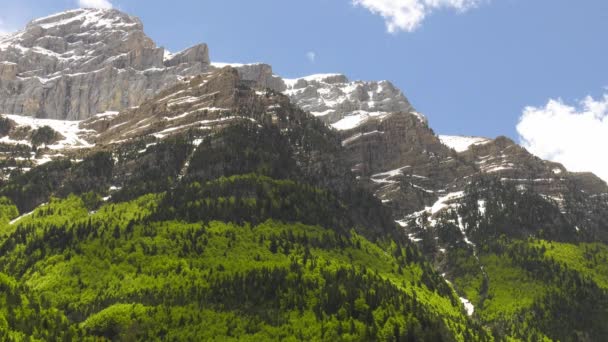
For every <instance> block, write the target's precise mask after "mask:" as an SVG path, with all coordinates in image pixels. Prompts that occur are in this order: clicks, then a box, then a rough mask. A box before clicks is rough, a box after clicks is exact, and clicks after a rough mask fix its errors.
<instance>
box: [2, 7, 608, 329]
mask: <svg viewBox="0 0 608 342" xmlns="http://www.w3.org/2000/svg"><path fill="white" fill-rule="evenodd" d="M0 112H1V113H2V118H0V172H1V176H2V179H1V180H0V288H2V289H5V290H6V291H4V292H2V291H0V292H2V293H0V302H2V303H5V304H6V305H5V306H6V307H7V308H8V309H7V310H8V311H6V310H4V309H2V308H0V339H3V340H4V339H8V340H16V341H19V340H23V339H25V338H26V337H34V339H37V340H91V341H93V340H99V339H107V340H154V339H156V338H159V336H160V337H162V338H161V339H168V340H239V339H249V340H285V339H286V338H287V337H293V336H298V338H299V340H311V341H316V340H339V339H340V338H342V337H344V336H350V337H352V340H362V341H367V340H372V341H375V340H378V341H403V340H429V341H474V340H475V341H476V340H479V341H492V340H509V339H513V340H543V339H545V340H567V341H594V340H598V341H599V340H603V339H604V337H606V336H608V330H607V328H606V325H605V322H606V319H608V311H607V308H608V285H607V284H608V270H606V267H605V265H606V261H607V260H608V247H607V246H608V185H607V184H606V183H605V182H604V181H602V180H601V179H599V178H598V177H596V176H595V175H593V174H591V173H574V172H569V171H568V170H567V169H566V168H565V167H564V166H563V165H560V164H558V163H554V162H550V161H545V160H542V159H540V158H538V157H535V156H534V155H532V154H531V153H529V152H528V151H527V150H526V149H524V148H523V147H521V146H519V145H518V144H517V143H515V142H514V141H512V140H511V139H509V138H507V137H497V138H495V139H489V138H483V137H468V136H462V137H461V136H443V135H437V134H436V133H435V132H434V131H433V129H432V128H431V122H429V120H428V119H427V118H426V117H425V116H424V115H423V114H421V113H419V112H417V111H416V109H415V108H414V106H413V105H412V104H411V103H410V102H409V100H408V99H407V98H406V96H405V95H404V93H403V92H402V91H401V90H399V89H398V88H396V87H395V86H394V85H393V84H392V83H391V82H389V81H353V80H349V79H348V77H347V76H345V75H342V74H320V75H311V76H306V77H302V78H297V79H285V78H282V77H281V76H279V75H277V74H275V73H274V72H273V69H272V67H271V66H270V65H268V64H263V63H255V64H237V63H220V62H211V61H210V57H209V50H208V48H207V46H206V45H205V44H200V45H196V46H194V47H191V48H189V49H186V50H184V51H182V52H179V53H174V54H172V53H169V52H168V51H166V50H165V49H163V48H162V47H157V46H156V44H155V43H154V42H153V41H152V40H151V39H150V38H149V37H148V36H146V34H145V33H144V30H143V24H142V23H141V21H140V20H139V19H137V18H135V17H132V16H130V15H127V14H125V13H122V12H120V11H117V10H99V9H79V10H73V11H68V12H64V13H59V14H56V15H52V16H49V17H46V18H41V19H37V20H34V21H32V22H31V23H29V24H28V25H27V27H26V28H24V29H23V30H22V31H19V32H16V33H13V34H10V35H7V36H3V37H2V38H0ZM581 315H584V316H585V317H586V320H580V316H581ZM350 337H349V338H350Z"/></svg>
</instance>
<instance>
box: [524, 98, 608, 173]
mask: <svg viewBox="0 0 608 342" xmlns="http://www.w3.org/2000/svg"><path fill="white" fill-rule="evenodd" d="M517 131H518V133H519V135H520V140H521V144H522V146H524V147H525V148H527V149H528V150H529V151H530V152H532V153H534V154H536V155H537V156H539V157H541V158H544V159H549V160H552V161H555V162H559V163H562V164H564V165H565V166H566V167H567V168H568V169H570V170H572V171H591V172H593V173H595V174H596V175H597V176H598V177H600V178H602V179H603V180H605V181H608V158H606V146H608V94H606V95H604V96H603V98H600V99H598V100H595V99H593V98H592V97H590V96H588V97H586V98H585V99H584V100H582V101H580V102H579V103H578V104H577V105H575V106H571V105H568V104H565V103H564V102H563V101H562V100H560V99H558V100H549V102H548V103H547V105H545V106H544V107H527V108H525V109H524V111H523V114H522V116H521V118H520V120H519V124H518V125H517Z"/></svg>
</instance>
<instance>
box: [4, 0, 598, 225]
mask: <svg viewBox="0 0 608 342" xmlns="http://www.w3.org/2000/svg"><path fill="white" fill-rule="evenodd" d="M239 87H243V89H245V88H246V87H253V88H255V89H257V95H251V96H265V95H264V94H266V93H267V91H270V92H275V93H283V94H284V95H286V96H287V98H288V99H289V100H290V101H291V102H292V103H293V104H294V105H296V106H298V107H300V108H301V109H303V110H305V111H308V112H310V113H311V114H312V115H313V116H314V117H317V118H319V119H321V120H322V121H323V122H324V123H326V124H327V125H328V126H330V127H332V128H334V129H335V130H336V131H337V132H338V134H339V135H340V137H341V139H342V147H343V158H344V159H345V160H347V161H348V163H349V164H350V167H351V169H352V172H353V173H354V174H355V175H356V176H357V177H358V178H359V180H360V183H361V184H364V185H365V186H366V187H368V188H370V189H372V191H374V193H375V194H376V196H377V197H378V198H379V199H380V200H382V202H383V203H385V205H386V206H387V207H389V208H391V209H392V211H393V214H394V218H395V220H397V221H399V222H401V223H402V224H404V225H406V224H405V222H407V221H408V219H409V218H416V217H417V216H416V215H419V214H420V213H421V212H427V214H429V215H430V217H431V218H430V219H433V218H432V217H433V216H436V215H438V214H439V213H440V212H441V211H442V210H441V209H443V208H444V207H446V206H444V205H443V204H444V203H445V202H446V200H445V199H446V198H449V200H450V202H457V200H458V198H459V196H451V195H450V194H458V193H460V192H462V191H464V189H465V188H466V186H467V184H470V183H471V181H472V180H473V179H475V178H476V177H479V176H483V175H489V176H492V177H496V178H498V179H500V180H501V181H502V182H504V183H509V184H512V185H513V186H515V187H517V188H519V189H520V190H522V191H524V190H529V191H534V192H537V193H539V194H541V195H542V196H544V197H545V198H547V199H548V200H550V201H552V202H555V205H557V206H558V207H559V208H560V210H561V211H562V212H564V213H565V214H568V213H567V210H568V209H567V208H566V206H565V205H564V204H563V202H564V200H565V198H566V197H568V196H569V195H571V194H572V192H573V191H574V192H576V193H577V194H580V196H582V197H581V198H585V199H588V200H591V199H592V198H593V201H597V200H598V199H605V198H606V194H607V193H608V187H607V186H606V184H605V183H604V182H602V181H601V180H600V179H598V178H597V177H595V176H593V175H591V174H578V173H569V172H568V171H567V170H566V169H565V168H564V167H563V166H562V165H559V164H556V163H551V162H547V161H543V160H540V159H538V158H536V157H534V156H533V155H531V154H530V153H528V152H527V151H526V150H525V149H523V148H521V147H520V146H518V145H517V144H515V143H514V142H513V141H511V140H509V139H508V138H504V137H499V138H497V139H494V140H492V139H487V138H480V137H455V136H437V135H436V134H435V132H434V131H433V130H432V129H431V128H430V126H429V122H428V120H427V119H426V117H425V116H423V115H422V114H420V113H418V112H416V110H415V109H414V107H413V106H412V105H411V104H410V102H409V101H408V100H407V98H406V97H405V96H404V94H403V93H402V92H401V91H400V90H399V89H397V88H396V87H395V86H394V85H393V84H391V83H390V82H389V81H379V82H377V81H351V80H349V79H348V78H347V77H346V76H345V75H342V74H321V75H311V76H307V77H302V78H298V79H283V78H281V77H280V76H279V75H276V74H275V73H274V72H273V70H272V67H271V66H270V65H267V64H263V63H254V64H236V63H211V62H210V61H209V52H208V48H207V46H206V45H205V44H200V45H196V46H195V47H193V48H190V49H187V50H185V51H183V52H180V53H176V54H170V53H168V52H167V51H165V50H164V49H163V48H159V47H157V46H156V44H155V43H154V42H153V41H152V40H151V39H150V38H149V37H147V36H146V35H145V33H144V32H143V25H142V23H141V22H140V21H139V19H137V18H135V17H132V16H129V15H127V14H124V13H121V12H119V11H116V10H95V9H80V10H74V11H68V12H64V13H60V14H56V15H52V16H49V17H47V18H42V19H37V20H34V21H32V22H31V23H30V24H28V26H27V27H26V28H25V29H24V30H22V31H20V32H17V33H14V34H12V35H9V36H6V37H3V38H1V40H0V94H1V95H2V96H0V112H4V113H7V114H10V115H8V116H6V118H7V119H8V120H9V121H8V122H10V124H9V125H8V126H10V127H9V129H8V130H7V132H6V134H5V136H4V137H3V138H2V140H0V143H4V144H6V145H12V146H15V145H17V146H26V147H27V146H29V145H31V142H30V141H29V140H28V139H30V138H31V135H32V134H33V132H34V131H35V130H36V129H38V128H39V127H40V126H41V125H46V124H48V122H45V121H36V119H33V118H31V117H37V118H53V119H71V120H81V121H72V122H66V123H59V122H58V123H56V124H49V126H51V127H54V128H55V131H57V132H58V136H59V138H57V139H55V140H56V141H54V142H53V143H52V144H49V146H48V147H46V152H45V151H44V150H43V151H42V152H40V151H39V152H38V154H36V155H35V156H34V160H35V161H34V162H31V161H30V162H28V161H29V160H30V158H31V157H32V156H31V155H30V152H29V151H27V152H23V153H21V154H20V155H19V156H17V158H18V159H16V160H15V161H12V162H11V163H10V166H9V167H7V168H5V173H6V172H12V171H13V170H14V169H15V168H16V167H17V168H19V167H21V168H25V169H26V170H27V169H29V168H30V167H32V166H34V165H37V164H41V163H44V162H46V161H48V160H51V159H52V158H53V157H63V156H75V158H77V156H79V155H80V154H82V149H83V148H84V149H86V148H92V147H96V148H98V147H100V146H103V145H112V144H120V143H122V142H125V141H127V140H128V139H132V138H138V137H143V136H148V137H153V138H154V139H163V138H166V137H168V136H171V135H176V134H182V133H184V132H186V131H188V130H191V129H206V130H213V129H217V128H218V127H224V126H226V125H229V124H230V123H231V122H233V121H234V120H237V121H238V120H241V119H245V120H251V119H252V118H251V117H248V118H242V117H241V118H239V117H237V116H235V115H234V114H233V113H234V112H235V111H239V112H242V108H244V107H246V106H248V105H251V103H253V102H251V103H250V102H248V101H251V98H250V97H248V96H244V97H243V96H237V95H236V94H234V93H231V91H233V89H238V88H239ZM270 94H271V93H268V95H269V96H270ZM244 99H249V100H244ZM273 106H278V105H277V104H276V103H269V104H268V107H267V108H266V109H265V110H266V111H267V112H269V113H273V112H277V111H280V110H281V109H280V106H279V107H273ZM237 109H238V110H237ZM16 115H26V116H29V117H30V118H27V119H26V118H23V119H22V118H21V117H20V116H16ZM19 144H20V145H19ZM21 150H24V148H23V147H21ZM25 150H27V148H25ZM25 150H24V151H25ZM13 158H14V157H13ZM6 176H7V175H6V174H5V177H6ZM592 196H593V197H592ZM429 208H430V209H429ZM579 211H580V210H579ZM416 213H418V214H416ZM412 215H413V216H412ZM572 215H574V214H572ZM577 215H579V216H580V214H577ZM586 225H589V227H590V228H589V229H591V230H597V229H599V227H598V223H597V222H595V223H589V222H587V223H584V222H581V223H580V224H579V223H577V224H573V226H576V227H577V229H582V230H585V229H586ZM573 229H574V228H573Z"/></svg>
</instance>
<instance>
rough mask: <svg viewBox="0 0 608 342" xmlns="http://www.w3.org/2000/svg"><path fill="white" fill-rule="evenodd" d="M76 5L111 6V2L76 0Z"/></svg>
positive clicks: (90, 6)
mask: <svg viewBox="0 0 608 342" xmlns="http://www.w3.org/2000/svg"><path fill="white" fill-rule="evenodd" d="M78 5H79V6H80V7H82V8H105V9H110V8H112V7H113V6H112V3H111V2H110V1H108V0H78Z"/></svg>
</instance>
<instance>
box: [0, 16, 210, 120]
mask: <svg viewBox="0 0 608 342" xmlns="http://www.w3.org/2000/svg"><path fill="white" fill-rule="evenodd" d="M208 66H209V54H208V50H207V46H206V45H197V46H194V47H192V48H190V49H187V50H185V51H183V52H180V53H177V54H174V55H172V54H169V53H167V52H166V50H165V49H163V48H159V47H157V46H156V44H154V42H153V41H152V40H151V39H150V38H149V37H148V36H146V35H145V33H144V31H143V25H142V23H141V21H140V20H139V19H137V18H135V17H132V16H129V15H127V14H124V13H121V12H119V11H116V10H96V9H80V10H74V11H69V12H65V13H60V14H57V15H52V16H50V17H47V18H42V19H37V20H34V21H32V22H30V23H29V24H28V25H27V27H26V28H25V29H23V30H22V31H19V32H17V33H14V34H11V35H8V36H4V37H2V38H0V112H3V113H13V114H21V115H27V116H33V117H37V118H48V119H61V120H83V119H86V118H89V117H91V116H93V115H95V114H98V113H103V112H106V111H119V110H123V109H127V108H129V107H133V106H137V105H139V104H140V103H142V102H143V101H144V100H145V99H146V98H149V97H151V96H153V95H154V94H156V92H158V91H159V90H160V89H162V88H164V87H166V86H168V85H171V84H175V83H176V82H178V81H179V80H180V79H181V78H182V77H184V76H193V75H197V74H199V73H201V72H202V71H204V70H205V69H206V68H208Z"/></svg>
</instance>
